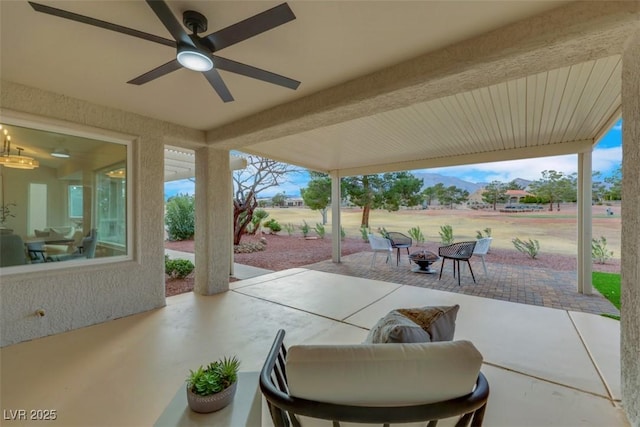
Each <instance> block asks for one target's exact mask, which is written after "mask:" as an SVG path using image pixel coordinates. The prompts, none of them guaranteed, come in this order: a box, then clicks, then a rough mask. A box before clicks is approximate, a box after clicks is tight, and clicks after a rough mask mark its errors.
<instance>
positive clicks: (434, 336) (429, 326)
mask: <svg viewBox="0 0 640 427" xmlns="http://www.w3.org/2000/svg"><path fill="white" fill-rule="evenodd" d="M459 309H460V306H459V305H458V304H456V305H453V306H440V307H422V308H401V309H399V310H398V312H400V313H402V314H403V315H404V316H406V317H407V318H408V319H411V320H412V321H413V322H415V323H416V324H418V325H419V326H420V327H421V328H422V329H424V330H425V331H427V333H428V334H429V336H430V337H431V341H451V340H453V334H454V333H455V331H456V317H457V316H458V310H459Z"/></svg>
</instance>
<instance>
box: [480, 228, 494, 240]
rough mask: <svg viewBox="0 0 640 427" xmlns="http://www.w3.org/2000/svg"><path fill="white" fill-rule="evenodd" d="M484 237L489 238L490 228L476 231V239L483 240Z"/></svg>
mask: <svg viewBox="0 0 640 427" xmlns="http://www.w3.org/2000/svg"><path fill="white" fill-rule="evenodd" d="M485 237H491V228H490V227H487V228H485V229H484V230H482V231H480V230H476V239H484V238H485Z"/></svg>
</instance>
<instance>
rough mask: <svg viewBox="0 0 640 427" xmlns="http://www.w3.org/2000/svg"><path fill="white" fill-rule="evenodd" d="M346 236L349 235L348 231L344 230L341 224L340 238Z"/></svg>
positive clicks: (342, 238)
mask: <svg viewBox="0 0 640 427" xmlns="http://www.w3.org/2000/svg"><path fill="white" fill-rule="evenodd" d="M345 237H347V232H346V231H344V227H342V226H340V239H341V240H344V238H345Z"/></svg>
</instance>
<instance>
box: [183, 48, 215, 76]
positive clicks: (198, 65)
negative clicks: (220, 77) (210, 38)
mask: <svg viewBox="0 0 640 427" xmlns="http://www.w3.org/2000/svg"><path fill="white" fill-rule="evenodd" d="M176 59H177V60H178V62H179V63H180V65H182V66H183V67H185V68H188V69H190V70H193V71H209V70H210V69H212V68H213V61H212V60H211V56H210V55H209V54H208V53H207V52H203V51H201V50H199V49H197V48H195V47H191V46H182V47H179V48H178V55H177V57H176Z"/></svg>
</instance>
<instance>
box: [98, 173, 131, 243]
mask: <svg viewBox="0 0 640 427" xmlns="http://www.w3.org/2000/svg"><path fill="white" fill-rule="evenodd" d="M126 181H127V173H126V167H125V164H124V163H118V164H116V165H113V166H111V167H108V168H105V169H101V170H99V171H98V172H97V173H96V206H97V209H96V223H97V224H98V236H100V241H102V242H104V243H108V244H110V245H111V247H112V248H113V249H115V248H116V247H117V248H118V249H123V247H124V245H125V244H126V239H127V185H126Z"/></svg>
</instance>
